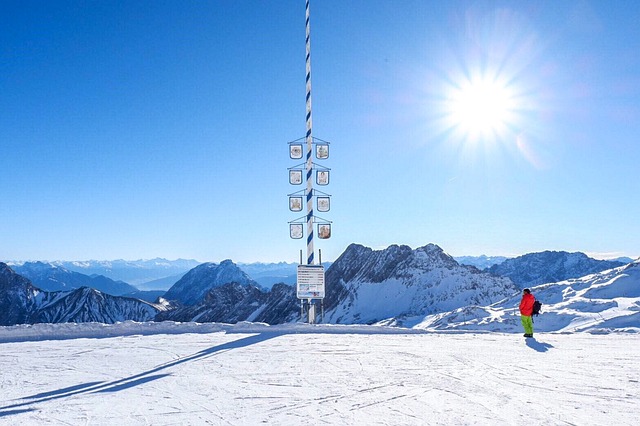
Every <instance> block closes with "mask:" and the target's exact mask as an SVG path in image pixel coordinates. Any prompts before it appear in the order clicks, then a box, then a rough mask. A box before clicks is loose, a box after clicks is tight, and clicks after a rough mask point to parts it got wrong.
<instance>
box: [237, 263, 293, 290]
mask: <svg viewBox="0 0 640 426" xmlns="http://www.w3.org/2000/svg"><path fill="white" fill-rule="evenodd" d="M238 267H240V269H242V270H243V271H244V272H246V274H247V275H249V276H250V277H251V278H252V279H253V280H254V281H256V282H257V283H258V284H259V285H260V286H261V287H264V288H267V289H269V288H271V287H272V286H273V285H274V284H278V283H285V284H290V285H293V284H295V283H296V273H297V267H298V264H297V263H285V262H280V263H239V264H238Z"/></svg>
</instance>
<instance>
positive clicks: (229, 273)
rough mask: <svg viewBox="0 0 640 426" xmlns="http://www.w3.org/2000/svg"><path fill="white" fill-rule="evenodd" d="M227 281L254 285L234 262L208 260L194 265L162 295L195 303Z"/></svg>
mask: <svg viewBox="0 0 640 426" xmlns="http://www.w3.org/2000/svg"><path fill="white" fill-rule="evenodd" d="M228 283H238V284H251V285H256V283H255V282H254V281H253V280H252V279H251V278H250V277H249V276H248V275H247V274H246V273H245V272H243V271H242V270H241V269H240V268H239V267H238V266H237V265H236V264H235V263H233V262H232V261H231V260H229V259H227V260H224V261H222V262H220V264H216V263H211V262H210V263H203V264H201V265H198V266H196V267H195V268H193V269H192V270H190V271H189V272H187V273H186V274H185V275H184V276H183V277H182V278H181V279H180V280H179V281H178V282H176V283H175V284H174V285H173V286H172V287H171V288H170V289H169V290H168V291H167V292H166V293H165V295H164V296H163V297H164V298H165V299H167V300H174V301H177V302H180V303H182V304H184V305H195V304H196V303H198V302H200V301H202V299H203V298H204V296H205V294H206V293H207V292H208V291H209V290H211V289H212V288H215V287H219V286H222V285H224V284H228Z"/></svg>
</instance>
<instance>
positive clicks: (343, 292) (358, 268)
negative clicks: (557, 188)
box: [325, 244, 517, 325]
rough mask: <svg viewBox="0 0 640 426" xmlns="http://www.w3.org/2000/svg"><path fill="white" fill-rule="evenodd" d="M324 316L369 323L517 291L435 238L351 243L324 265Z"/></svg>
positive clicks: (399, 321) (399, 320)
mask: <svg viewBox="0 0 640 426" xmlns="http://www.w3.org/2000/svg"><path fill="white" fill-rule="evenodd" d="M327 288H328V291H327V293H328V294H330V295H334V294H335V295H336V296H335V297H332V296H330V297H329V298H328V301H326V302H325V303H326V305H327V313H326V319H327V321H328V322H334V323H356V324H358V323H360V324H362V323H373V322H378V321H383V320H387V321H389V319H391V321H392V322H389V323H394V324H397V325H402V324H403V323H404V319H406V318H410V317H414V316H416V315H420V314H422V315H423V316H424V314H426V313H436V312H442V311H448V310H451V309H455V308H457V307H461V306H466V305H472V304H474V305H488V304H490V303H493V302H495V301H497V300H500V299H502V298H504V297H507V296H508V295H510V294H513V292H514V291H517V288H516V287H515V286H514V285H513V283H512V282H511V281H510V280H509V279H508V278H503V277H496V276H491V275H489V274H486V273H482V272H480V271H479V270H478V269H476V268H474V267H467V266H461V265H460V264H458V263H457V262H456V261H455V260H454V259H453V258H452V257H451V256H449V255H447V254H446V253H444V252H443V250H442V249H441V248H440V247H438V246H437V245H435V244H429V245H426V246H424V247H420V248H417V249H415V250H412V249H411V248H410V247H407V246H390V247H389V248H387V249H385V250H381V251H374V250H372V249H369V248H366V247H363V246H359V245H355V244H352V245H351V246H349V247H348V248H347V250H346V251H345V252H344V253H343V255H342V256H340V258H339V259H338V260H336V262H335V263H334V264H333V265H332V266H331V268H330V269H329V271H327Z"/></svg>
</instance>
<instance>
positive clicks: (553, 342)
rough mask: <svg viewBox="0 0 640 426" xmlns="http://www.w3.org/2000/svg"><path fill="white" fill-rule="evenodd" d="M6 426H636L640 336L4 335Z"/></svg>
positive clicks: (365, 332)
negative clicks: (459, 425)
mask: <svg viewBox="0 0 640 426" xmlns="http://www.w3.org/2000/svg"><path fill="white" fill-rule="evenodd" d="M0 371H1V372H2V376H1V380H0V395H1V396H0V424H2V425H4V424H7V425H9V424H11V425H14V424H25V425H26V424H28V425H39V424H55V425H59V424H62V425H149V424H152V425H203V424H215V425H229V424H230V425H257V424H278V425H299V424H334V425H360V424H367V425H372V424H373V425H422V424H443V425H451V424H487V425H501V424H553V425H556V424H579V425H632V424H633V425H635V424H637V420H638V418H639V417H640V333H607V334H592V333H548V334H546V333H544V334H537V335H536V338H535V339H524V338H523V337H522V335H521V334H520V333H514V334H506V333H495V332H494V333H491V332H470V331H467V332H437V333H434V332H428V331H425V330H415V329H413V330H412V329H402V328H389V327H380V326H339V325H316V326H311V325H304V324H289V325H281V326H267V325H264V324H251V323H241V324H237V325H225V324H195V323H184V324H180V323H173V322H163V323H134V322H125V323H120V324H114V325H105V324H96V323H86V324H38V325H19V326H11V327H0Z"/></svg>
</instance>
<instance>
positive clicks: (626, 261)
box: [610, 256, 633, 265]
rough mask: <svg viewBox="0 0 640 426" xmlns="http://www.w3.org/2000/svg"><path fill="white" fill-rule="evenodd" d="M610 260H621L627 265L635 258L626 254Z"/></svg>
mask: <svg viewBox="0 0 640 426" xmlns="http://www.w3.org/2000/svg"><path fill="white" fill-rule="evenodd" d="M610 260H613V261H615V262H621V263H624V264H625V265H626V264H627V263H633V259H632V258H630V257H626V256H623V257H618V258H615V259H610Z"/></svg>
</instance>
